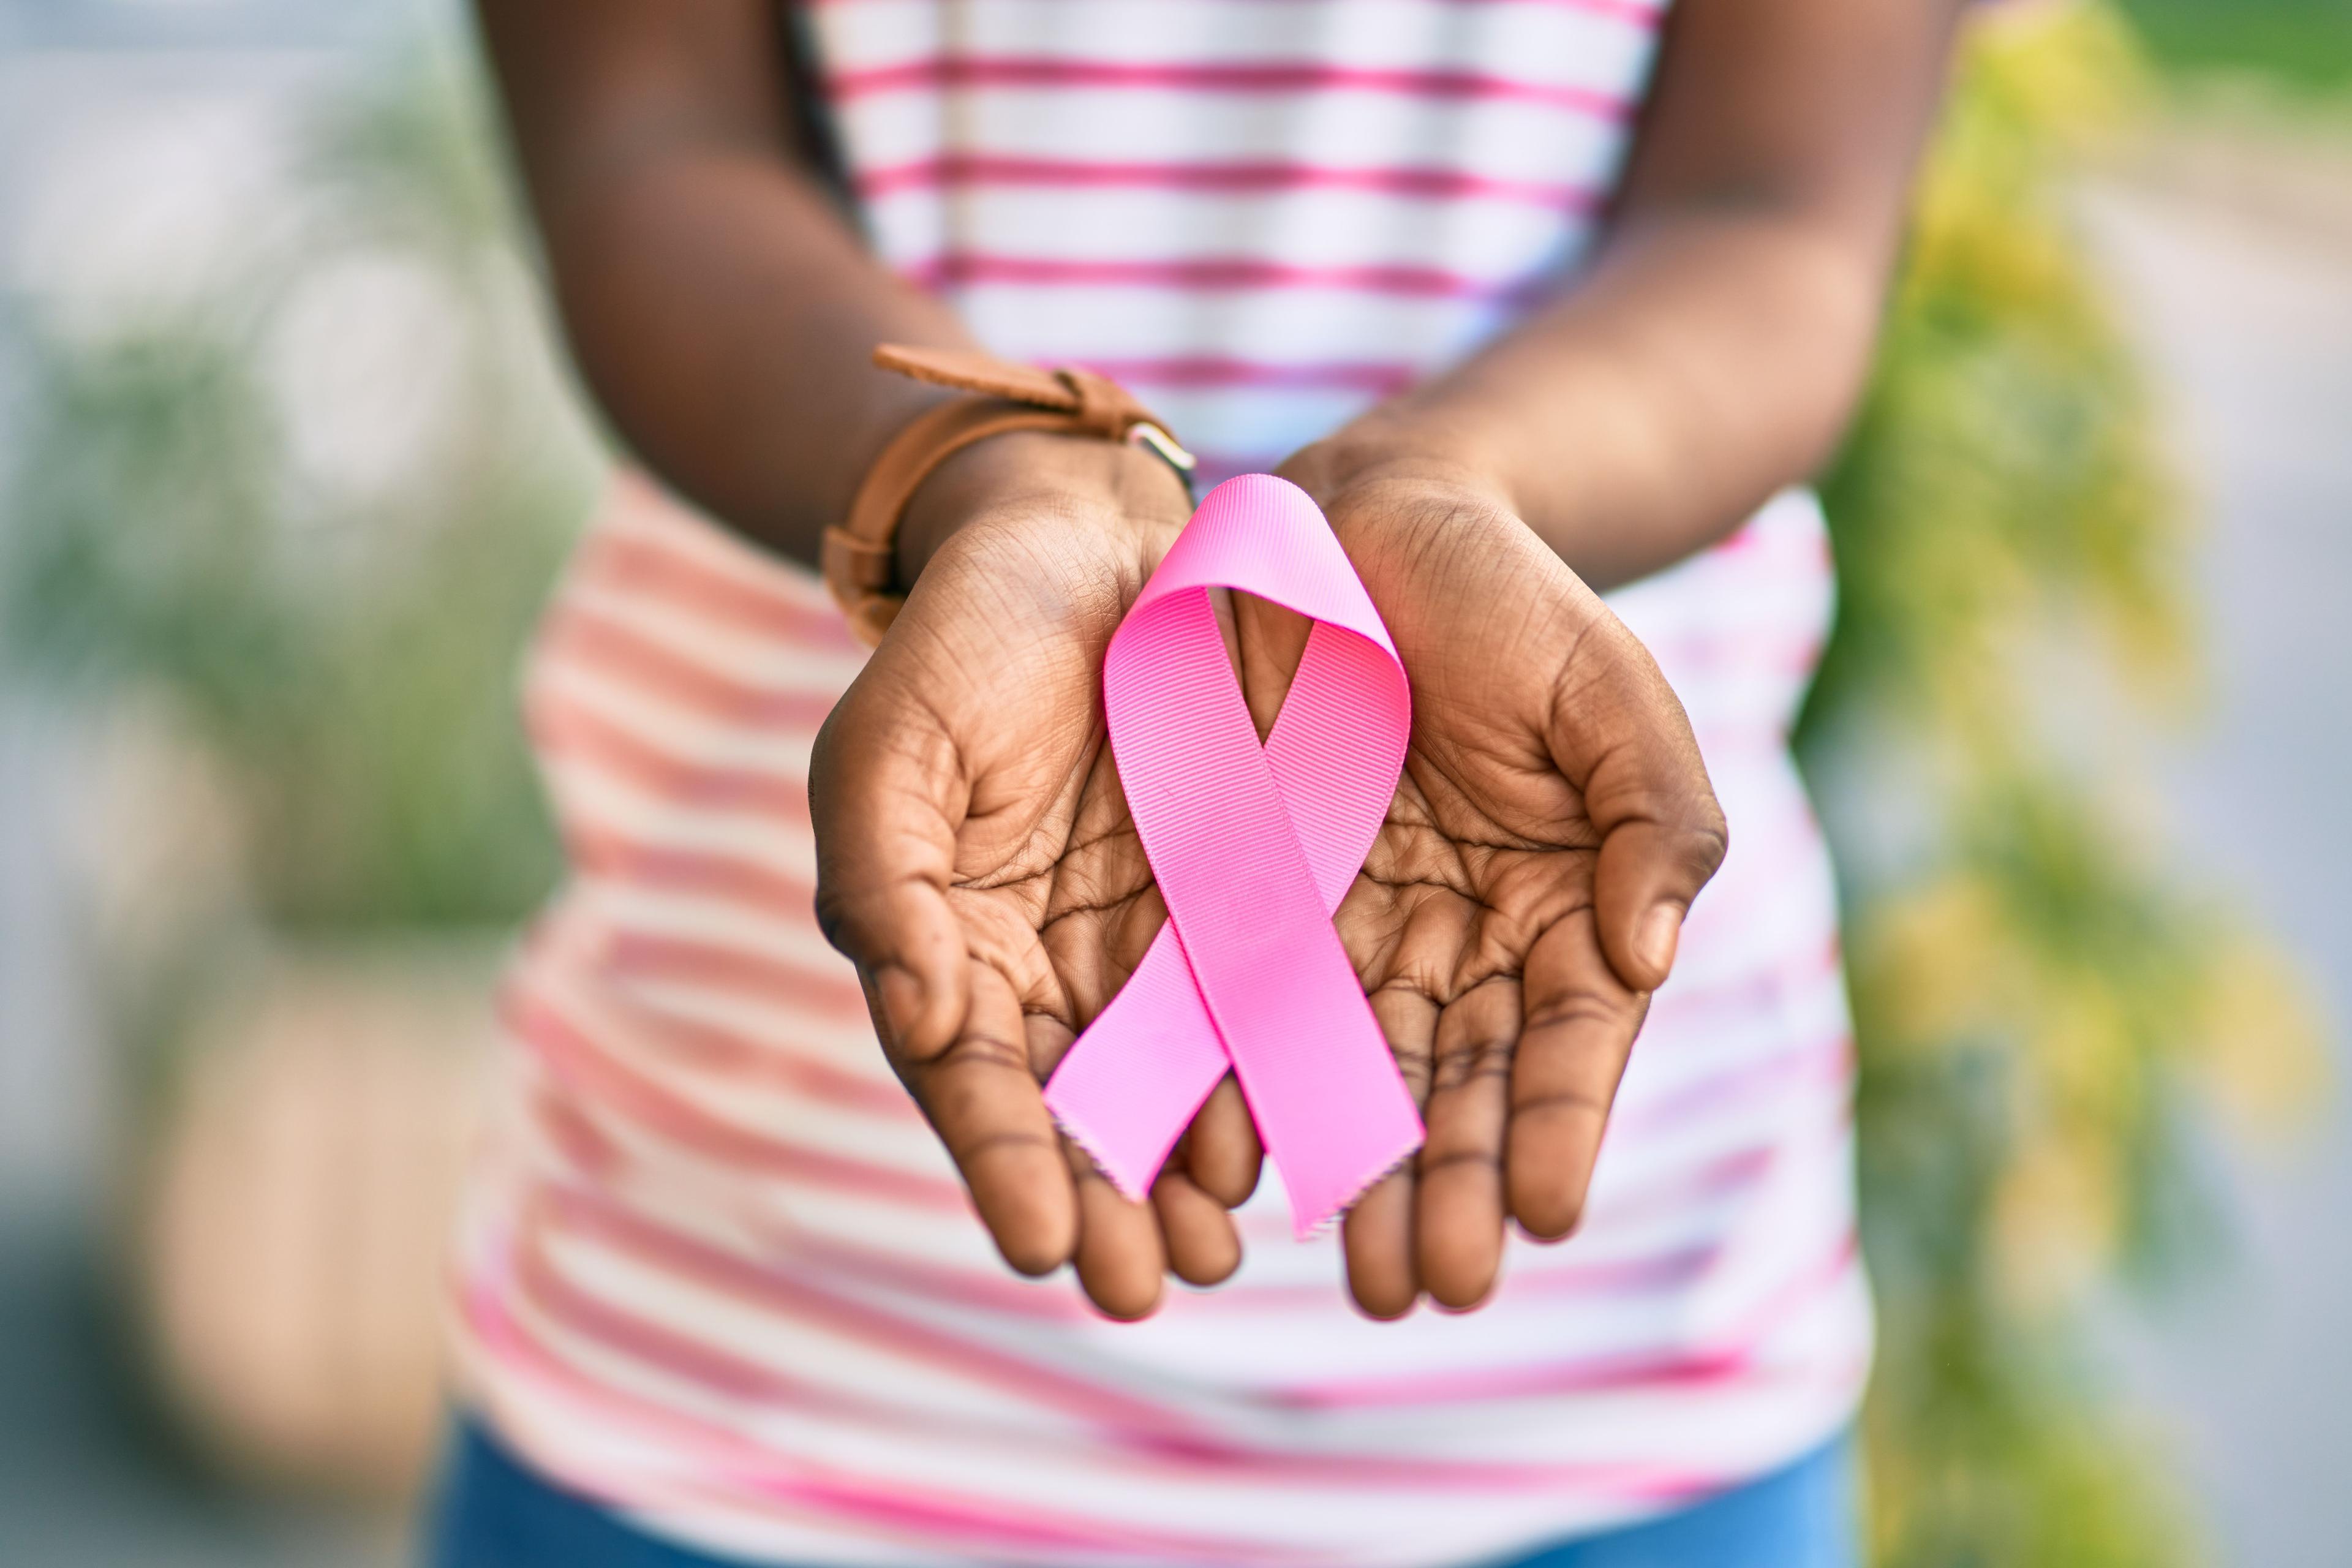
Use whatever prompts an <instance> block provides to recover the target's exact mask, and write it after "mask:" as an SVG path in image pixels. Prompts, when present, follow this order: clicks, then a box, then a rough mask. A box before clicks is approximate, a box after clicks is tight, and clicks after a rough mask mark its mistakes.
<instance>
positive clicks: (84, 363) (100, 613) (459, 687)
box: [0, 60, 592, 932]
mask: <svg viewBox="0 0 2352 1568" xmlns="http://www.w3.org/2000/svg"><path fill="white" fill-rule="evenodd" d="M373 83H374V85H373V88H372V89H369V90H366V91H363V92H361V93H358V94H355V95H348V96H344V97H341V98H340V99H338V100H336V101H335V102H334V103H333V104H332V105H331V107H330V108H329V109H328V110H326V111H325V112H324V113H323V114H322V115H321V116H320V118H319V119H318V120H317V121H315V122H313V123H310V124H309V125H308V126H307V127H306V129H305V132H304V133H303V134H302V136H301V144H302V149H303V152H304V156H303V157H302V158H301V159H300V160H299V162H298V164H297V167H296V169H295V172H294V174H293V175H292V177H291V178H290V179H289V182H288V188H287V189H286V190H285V192H284V193H283V194H282V202H281V204H280V205H281V207H282V209H283V212H282V215H281V216H282V219H283V222H282V232H278V233H275V234H273V235H272V236H271V237H269V239H268V242H267V243H265V244H262V245H259V246H257V247H255V251H254V254H253V256H252V257H251V258H248V261H247V265H245V266H243V267H242V268H238V269H237V270H236V276H235V277H234V278H233V279H231V280H230V281H228V282H226V283H224V284H223V286H222V287H221V288H220V289H217V290H213V291H208V292H206V293H205V294H203V295H202V296H200V297H197V298H194V299H191V300H183V301H180V302H178V303H176V304H173V305H171V306H169V307H168V308H165V309H162V310H154V309H136V308H134V309H131V310H126V311H125V312H124V313H123V314H122V317H121V320H114V319H109V318H106V317H105V316H104V314H103V312H100V317H101V319H100V320H97V321H89V320H80V319H72V320H68V316H70V315H71V314H72V313H71V312H58V311H54V310H52V311H47V312H45V311H43V310H41V309H40V308H39V307H38V306H37V305H36V306H34V307H31V308H28V309H27V310H26V312H25V318H24V320H23V321H22V331H21V336H22V338H23V340H24V342H25V346H26V349H27V351H28V352H27V353H26V354H25V356H24V357H25V361H26V366H27V374H26V386H25V387H24V395H23V397H22V399H21V405H22V407H23V408H24V410H25V415H24V424H23V427H22V428H21V430H20V431H19V432H18V434H19V435H20V436H21V441H20V444H19V450H20V451H21V452H23V453H24V454H25V455H26V456H25V459H24V460H23V461H22V462H21V463H20V464H19V465H18V466H17V469H16V473H15V474H14V475H13V476H12V480H11V483H10V486H9V493H8V494H7V496H6V498H5V499H6V505H7V509H8V513H9V516H10V519H11V527H10V530H9V531H8V535H7V537H6V539H5V544H6V546H7V557H6V559H5V562H0V627H5V639H6V644H7V651H8V652H9V653H10V654H11V655H12V656H13V657H14V658H15V659H16V661H17V662H18V663H19V664H20V665H22V666H25V667H27V668H31V669H32V670H35V671H37V672H38V673H39V674H40V675H41V676H43V677H45V678H46V679H48V680H50V681H52V682H54V683H56V684H57V685H58V686H59V687H60V688H61V689H64V690H66V691H68V692H70V693H73V694H76V695H78V696H79V698H81V699H82V700H86V701H94V702H96V703H97V704H99V705H100V706H101V707H102V706H104V705H105V704H106V703H107V702H108V701H109V700H113V699H118V698H121V699H133V698H135V699H137V700H142V701H152V700H156V699H159V698H160V700H162V702H163V704H164V705H165V706H166V707H167V708H168V709H169V710H170V711H171V713H172V715H173V719H174V721H175V722H176V723H177V725H178V726H179V727H180V728H181V729H182V730H184V731H186V732H187V733H188V734H189V735H191V736H193V738H194V741H195V742H196V743H198V744H199V745H200V746H202V747H203V748H204V750H205V752H207V753H208V757H209V761H210V763H212V764H213V766H214V767H215V769H216V770H217V771H219V772H220V773H222V774H224V775H225V776H226V779H227V781H228V783H229V784H230V789H229V791H228V794H229V795H230V796H231V799H232V801H233V802H234V804H235V805H236V815H237V816H239V817H240V818H241V819H242V821H241V823H240V824H239V825H238V826H239V827H240V828H241V831H240V832H238V834H237V835H236V837H238V839H239V840H240V843H241V847H242V857H241V858H242V859H243V860H244V862H245V866H244V869H245V872H246V874H247V876H246V879H247V881H248V882H249V884H250V891H251V895H252V901H253V903H254V905H255V906H256V908H257V912H258V913H259V914H260V915H261V916H262V918H263V919H264V920H265V921H267V922H268V923H269V924H270V925H271V926H272V927H274V928H276V929H278V930H281V931H302V932H319V931H354V930H360V929H376V928H402V929H415V928H418V927H462V926H477V925H504V924H509V923H511V922H513V921H517V920H519V919H520V918H521V917H522V916H523V915H524V914H525V913H526V912H528V910H530V908H531V907H532V905H533V904H534V903H535V902H536V901H537V900H539V899H540V898H541V896H542V895H543V893H544V891H545V890H546V889H547V888H548V886H549V885H550V883H551V879H552V877H553V874H554V870H555V866H556V855H555V848H554V843H553V839H552V835H551V829H550V826H549V824H548V820H547V816H546V813H545V811H544V808H543V805H542V802H541V795H540V792H539V789H538V787H537V784H536V783H535V781H534V779H533V777H532V774H531V772H530V765H529V762H528V758H527V754H526V752H525V750H524V747H523V745H522V742H521V739H520V732H519V727H518V725H517V722H516V716H515V705H514V686H515V669H516V665H517V661H518V659H519V657H520V647H521V642H522V639H523V637H524V636H525V635H526V633H527V630H528V628H529V626H530V623H531V620H532V617H533V615H534V612H535V610H536V607H537V605H538V604H539V602H540V600H541V596H542V595H544V593H545V591H546V587H547V584H548V583H549V582H550V580H551V577H552V575H553V573H554V571H555V569H556V565H557V563H558V561H559V560H560V557H561V553H562V550H563V548H564V545H565V543H566V542H567V540H568V539H569V537H570V536H571V534H572V531H573V529H574V528H575V527H576V525H577V522H578V521H579V520H580V518H581V517H582V516H583V515H584V510H585V506H586V499H587V491H586V486H587V484H588V482H589V479H590V475H591V472H592V469H591V468H590V466H589V465H588V464H586V463H584V462H583V460H582V459H583V458H584V456H585V455H586V454H585V448H584V447H583V444H582V442H581V440H580V438H579V435H578V432H577V430H576V428H575V427H572V426H569V425H568V424H567V423H566V421H567V420H568V418H569V416H568V415H567V414H566V412H565V410H564V406H563V405H562V400H561V399H560V398H558V397H557V396H555V395H553V389H552V388H551V386H550V385H549V384H548V375H547V365H546V360H545V356H544V353H543V350H541V348H540V347H539V345H538V344H537V343H536V341H535V339H534V336H533V334H532V332H531V331H530V320H531V316H530V309H531V308H530V304H529V300H530V293H529V290H528V288H527V285H526V281H525V273H524V271H523V269H522V268H521V267H520V264H519V262H518V260H517V258H516V257H515V255H514V252H513V249H512V240H511V226H510V224H509V222H508V220H507V216H506V213H505V210H504V207H503V196H502V194H501V192H500V191H499V184H498V181H497V178H496V176H495V173H494V170H493V168H492V166H491V165H490V163H488V148H489V147H491V146H492V145H494V143H493V142H492V141H491V139H490V136H489V134H488V129H487V127H486V126H484V125H483V124H481V123H479V122H478V121H479V116H478V103H479V101H480V95H479V94H478V92H472V91H469V90H468V88H469V86H470V84H469V83H467V82H466V81H465V80H463V79H454V80H453V79H452V77H451V76H450V75H449V74H448V73H447V72H446V71H442V70H436V69H429V68H426V62H425V61H421V60H420V61H417V62H415V63H414V64H413V65H412V66H411V67H410V68H405V69H403V70H399V71H395V72H392V73H389V74H385V73H383V72H380V71H379V72H378V73H377V75H376V77H375V78H374V79H373ZM278 226H279V225H278V222H277V220H276V219H275V218H274V219H273V227H278ZM337 268H342V269H343V270H342V272H341V278H342V279H343V281H344V283H345V284H349V282H350V281H351V279H352V276H353V269H356V270H357V273H358V274H360V275H361V276H360V283H361V287H360V289H358V291H357V292H356V293H354V292H353V291H352V289H349V288H346V289H345V290H344V293H343V305H342V307H341V314H340V315H337V314H335V313H334V312H333V311H329V312H326V313H325V314H324V315H323V317H322V315H321V312H320V310H318V308H317V306H318V294H317V287H318V286H319V285H320V280H321V279H326V280H328V282H329V283H332V281H333V279H334V278H335V276H336V275H337V274H336V269H337ZM387 279H388V280H389V284H388V285H387V282H386V280H387ZM371 285H373V292H372V293H371V292H370V287H371ZM387 286H388V287H389V289H390V291H391V296H392V297H391V298H390V299H389V300H386V299H385V298H384V296H385V289H386V287H387ZM371 301H373V305H374V306H383V305H386V304H390V305H403V304H404V308H405V310H407V312H408V314H409V315H411V316H415V317H417V318H419V319H418V322H417V324H418V325H421V326H422V327H424V328H426V329H429V331H427V332H426V333H424V334H421V335H425V336H429V337H430V338H431V340H432V342H430V343H427V344H425V345H424V350H421V351H420V352H424V351H436V352H437V353H438V355H439V362H438V363H440V367H441V368H440V374H437V375H435V376H431V377H428V378H426V379H425V381H424V382H422V383H420V384H417V386H416V387H415V388H412V390H416V391H417V395H418V397H419V398H421V399H423V400H424V401H426V402H429V403H433V404H436V405H440V406H435V407H427V408H423V409H400V408H397V407H395V408H394V409H392V410H391V411H390V413H391V414H392V415H393V416H396V418H397V419H400V420H404V421H405V422H406V423H407V424H408V425H409V426H411V427H412V429H411V434H412V435H415V436H417V438H416V439H415V441H414V442H413V445H414V447H415V449H414V450H412V451H407V452H400V451H397V450H396V451H395V454H394V458H395V460H396V463H397V468H396V471H394V473H392V474H391V475H389V476H388V477H386V476H378V477H377V478H376V479H373V480H371V481H370V482H366V483H362V484H359V485H356V486H354V485H352V484H347V483H338V482H335V481H333V480H332V479H324V480H322V479H319V478H317V477H316V476H314V475H311V474H310V473H309V472H308V470H307V468H306V465H305V463H304V462H303V460H302V453H301V450H300V447H301V440H300V432H299V429H297V428H296V427H295V426H297V425H298V424H299V416H301V415H302V413H303V412H304V411H303V410H300V409H295V408H289V398H299V396H300V395H301V389H300V388H299V387H298V388H297V389H296V390H295V391H294V392H292V393H289V389H288V387H287V386H286V385H285V384H284V383H285V381H286V374H287V373H286V369H285V364H284V361H285V359H286V358H287V353H286V352H284V342H283V340H285V339H286V337H287V336H288V334H289V332H291V331H295V330H296V329H298V328H300V327H301V326H302V323H301V322H299V321H297V320H296V318H297V317H298V316H299V315H300V314H301V313H302V312H304V311H306V310H308V311H309V312H310V317H311V320H310V324H309V327H308V331H310V342H308V345H307V351H308V352H309V353H310V354H311V356H312V358H313V359H323V361H324V363H325V367H326V370H325V374H327V376H328V378H329V379H330V380H331V381H333V380H336V379H340V381H341V384H343V385H344V386H345V387H346V388H349V387H350V386H352V384H354V383H364V382H366V381H367V380H368V379H369V378H370V377H371V375H372V373H373V371H375V370H377V369H379V368H381V366H380V365H379V364H378V363H376V362H375V361H372V360H371V359H370V357H369V353H370V352H371V351H370V349H369V347H368V342H367V339H368V334H369V332H370V331H374V333H375V336H376V338H377V339H378V340H381V339H383V337H385V336H386V335H387V334H386V332H385V331H384V329H383V327H382V325H381V323H375V324H373V326H372V324H371V323H370V322H369V321H365V320H363V319H357V320H355V319H352V318H353V317H354V316H355V315H356V316H358V317H362V318H363V317H365V316H366V315H367V314H368V313H369V311H370V310H371V308H372V306H371ZM83 314H85V315H87V314H88V312H84V313H83ZM322 322H323V324H322ZM322 334H323V340H324V341H320V339H321V336H322ZM389 335H390V336H392V337H393V338H394V339H395V340H396V339H397V338H398V337H399V336H400V331H399V330H398V324H397V323H395V326H394V330H393V331H391V332H390V334H389ZM398 346H399V345H398V344H397V343H395V350H396V349H397V348H398ZM373 352H375V353H377V354H379V355H381V354H382V353H383V345H382V342H380V341H379V342H377V344H376V347H375V349H374V351H373ZM359 391H360V394H361V396H360V398H359V401H358V404H357V410H358V411H357V413H356V414H349V411H347V414H349V417H356V418H360V419H361V420H362V422H364V418H365V414H366V409H367V405H366V402H365V397H366V393H367V391H368V388H367V387H366V386H365V385H361V386H360V388H359ZM346 422H347V423H348V422H349V420H348V418H347V420H346ZM418 432H421V433H422V434H421V435H417V433H418ZM365 437H366V433H365V432H362V433H361V438H362V440H364V439H365ZM337 438H343V439H348V438H349V437H348V435H346V436H345V437H337Z"/></svg>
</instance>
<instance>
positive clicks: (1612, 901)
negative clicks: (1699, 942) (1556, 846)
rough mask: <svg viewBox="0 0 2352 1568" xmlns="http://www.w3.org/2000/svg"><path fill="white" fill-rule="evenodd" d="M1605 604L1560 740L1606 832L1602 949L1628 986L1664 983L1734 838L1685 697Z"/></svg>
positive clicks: (1599, 907) (1597, 903) (1570, 683)
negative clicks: (1694, 903)
mask: <svg viewBox="0 0 2352 1568" xmlns="http://www.w3.org/2000/svg"><path fill="white" fill-rule="evenodd" d="M1601 614H1602V615H1604V616H1607V619H1606V621H1605V622H1603V623H1601V624H1599V625H1596V626H1592V627H1591V630H1590V631H1589V632H1588V633H1587V635H1586V636H1584V637H1581V638H1580V639H1579V640H1578V643H1577V646H1576V650H1575V652H1574V653H1573V654H1572V655H1571V656H1570V657H1571V665H1570V669H1569V670H1568V671H1566V672H1564V675H1563V679H1561V680H1560V682H1559V685H1558V686H1557V687H1556V688H1555V696H1554V703H1553V712H1552V722H1551V737H1550V739H1551V747H1552V752H1553V758H1554V761H1555V762H1557V763H1559V767H1560V770H1561V772H1562V773H1565V774H1567V776H1568V778H1569V781H1570V783H1572V784H1576V785H1577V786H1578V788H1580V790H1581V791H1582V792H1583V795H1584V808H1585V814H1586V816H1588V817H1589V818H1590V819H1591V823H1592V826H1593V828H1594V830H1595V831H1596V832H1598V833H1599V834H1600V836H1601V856H1600V864H1599V866H1598V868H1596V869H1595V871H1594V874H1593V892H1592V897H1593V914H1594V920H1595V922H1596V924H1597V925H1598V927H1599V934H1600V938H1601V951H1602V952H1603V953H1604V954H1606V955H1607V957H1608V960H1609V966H1610V968H1612V969H1613V970H1615V971H1616V973H1617V978H1618V979H1620V980H1622V982H1624V984H1626V985H1627V986H1629V987H1630V988H1632V989H1633V990H1635V991H1644V992H1646V991H1654V990H1656V989H1657V988H1658V987H1659V986H1660V985H1661V984H1664V982H1665V978H1666V975H1667V973H1669V972H1670V971H1671V970H1672V969H1673V968H1674V962H1675V946H1676V943H1677V942H1678V941H1679V939H1680V936H1681V932H1682V923H1683V917H1684V916H1685V915H1686V914H1687V913H1688V912H1689V910H1690V906H1691V900H1694V899H1696V897H1698V890H1699V889H1701V888H1703V887H1705V886H1706V882H1707V879H1709V878H1710V877H1713V876H1714V875H1715V872H1716V868H1717V867H1719V866H1720V865H1722V864H1723V855H1724V851H1725V849H1726V848H1727V847H1728V846H1729V842H1730V840H1729V836H1728V833H1727V829H1726V827H1725V825H1724V820H1723V808H1722V807H1721V806H1720V805H1717V803H1716V798H1715V788H1714V786H1713V785H1712V784H1709V783H1708V782H1707V776H1706V763H1705V762H1704V761H1703V760H1702V759H1701V758H1700V756H1699V750H1698V741H1697V738H1696V736H1694V735H1693V734H1692V733H1691V727H1690V720H1689V718H1688V716H1686V715H1685V713H1684V711H1683V705H1682V702H1681V701H1680V700H1679V699H1677V698H1676V697H1675V693H1674V689H1673V688H1672V687H1670V686H1668V685H1667V684H1666V679H1665V677H1664V675H1663V674H1661V673H1660V672H1659V670H1658V667H1657V663H1656V661H1655V660H1654V659H1653V658H1651V657H1650V652H1649V649H1647V648H1645V647H1643V646H1642V644H1641V640H1640V639H1639V638H1637V637H1634V636H1633V633H1632V632H1630V631H1628V630H1626V629H1625V626H1623V624H1622V623H1621V622H1619V621H1618V620H1617V619H1616V617H1615V616H1610V615H1608V612H1607V611H1605V610H1603V611H1601ZM1579 666H1581V668H1579Z"/></svg>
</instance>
